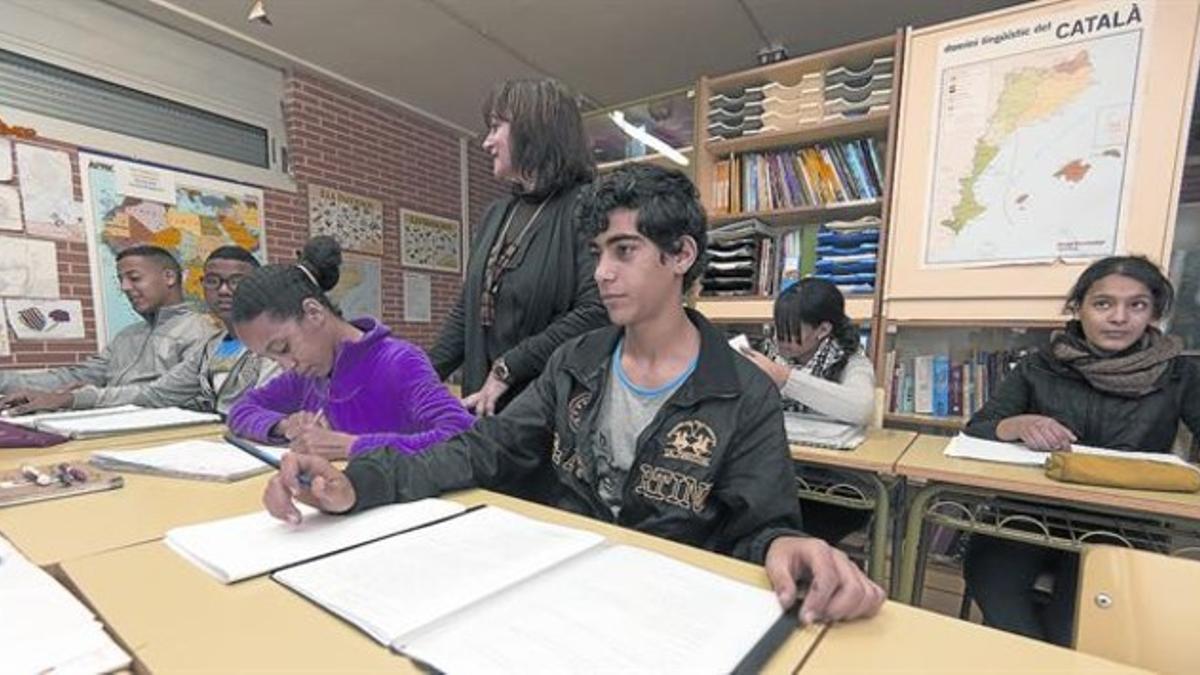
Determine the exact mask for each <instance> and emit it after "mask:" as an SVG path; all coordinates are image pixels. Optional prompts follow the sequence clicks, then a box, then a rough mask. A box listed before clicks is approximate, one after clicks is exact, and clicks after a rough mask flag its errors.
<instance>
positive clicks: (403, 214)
mask: <svg viewBox="0 0 1200 675" xmlns="http://www.w3.org/2000/svg"><path fill="white" fill-rule="evenodd" d="M400 265H401V266H403V267H417V268H420V269H426V270H435V271H438V272H454V273H458V272H460V271H461V270H462V227H461V226H460V225H459V223H458V221H457V220H450V219H449V218H439V217H437V216H431V215H429V214H427V213H418V212H416V211H409V210H406V209H404V210H401V211H400Z"/></svg>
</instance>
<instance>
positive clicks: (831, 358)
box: [783, 335, 849, 413]
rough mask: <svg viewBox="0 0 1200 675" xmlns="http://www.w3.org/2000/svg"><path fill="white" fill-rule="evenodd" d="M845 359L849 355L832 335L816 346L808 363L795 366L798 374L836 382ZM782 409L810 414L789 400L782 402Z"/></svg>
mask: <svg viewBox="0 0 1200 675" xmlns="http://www.w3.org/2000/svg"><path fill="white" fill-rule="evenodd" d="M847 358H849V354H847V353H846V350H845V348H843V347H842V345H840V344H838V341H837V339H835V337H834V336H833V335H829V336H826V337H825V339H823V340H821V344H820V345H818V346H817V351H815V352H813V355H812V356H811V357H809V359H808V361H807V362H806V363H805V364H804V365H802V366H797V368H798V369H799V370H800V372H802V373H808V374H809V375H812V376H813V377H819V378H821V379H822V380H828V381H830V382H836V381H837V379H838V377H839V376H840V375H841V372H842V369H843V367H844V366H845V363H846V360H847ZM783 409H784V410H790V411H796V412H804V413H807V412H812V410H811V409H810V408H809V407H808V406H806V405H804V404H803V403H800V402H799V401H796V400H793V399H790V398H785V399H784V400H783Z"/></svg>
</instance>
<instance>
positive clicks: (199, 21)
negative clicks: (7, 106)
mask: <svg viewBox="0 0 1200 675" xmlns="http://www.w3.org/2000/svg"><path fill="white" fill-rule="evenodd" d="M107 1H108V2H111V3H112V4H116V5H119V6H121V7H124V8H126V9H130V10H133V11H135V12H138V13H139V14H143V15H145V16H148V17H150V18H153V19H155V20H157V21H159V22H162V23H165V24H167V25H170V26H173V27H175V28H178V29H179V30H182V31H184V32H187V33H189V34H191V35H194V36H196V37H199V38H202V39H205V40H208V41H210V42H214V43H217V44H220V45H223V46H226V47H229V48H231V49H234V50H236V51H239V52H241V53H243V54H246V55H249V56H252V57H254V58H257V59H261V60H263V61H265V62H268V63H271V64H273V65H277V66H280V67H302V68H307V69H310V70H316V71H318V72H322V73H324V74H325V75H327V76H333V77H336V78H338V79H342V80H344V81H347V82H350V83H353V84H355V85H357V86H360V87H363V88H366V89H370V90H371V91H372V92H374V93H376V94H380V95H383V96H386V97H388V98H391V99H393V100H398V101H403V102H405V103H407V104H408V105H410V106H412V107H415V108H417V109H419V110H421V111H423V112H425V113H427V114H429V115H431V116H433V117H436V118H439V119H440V120H443V121H446V122H450V123H451V124H453V125H456V126H458V127H461V128H462V129H463V130H465V131H469V132H476V131H478V130H480V129H481V128H482V121H481V119H480V113H479V105H480V102H481V101H482V99H483V98H484V96H485V94H486V92H487V91H488V89H489V88H490V87H491V86H492V85H493V84H494V83H495V82H497V81H500V80H503V79H506V78H511V77H522V76H538V75H549V76H553V77H557V78H559V79H561V80H563V81H564V82H566V83H567V84H569V85H570V86H571V87H573V88H574V89H576V90H577V91H578V92H579V93H581V94H582V95H583V96H584V97H585V99H586V101H587V102H588V103H589V104H590V105H591V106H592V107H605V106H609V105H614V104H617V103H623V102H626V101H631V100H634V99H638V98H642V97H645V96H649V95H652V94H656V93H659V92H663V91H668V90H671V89H678V88H681V87H686V86H688V85H690V84H691V83H693V82H694V81H695V80H696V78H697V77H699V76H700V75H702V74H719V73H725V72H730V71H735V70H739V69H743V68H747V67H751V66H753V65H754V64H755V58H756V55H757V53H758V51H759V49H761V48H763V47H765V46H767V45H769V44H771V43H777V44H782V45H783V46H784V47H785V48H786V49H787V50H788V53H789V54H792V55H800V54H807V53H812V52H815V51H820V50H823V49H827V48H830V47H836V46H840V45H844V44H848V43H851V42H856V41H859V40H864V39H868V38H872V37H878V36H880V35H886V34H888V33H890V32H892V31H894V30H895V29H896V28H897V27H901V26H905V25H913V26H925V25H930V24H934V23H940V22H942V21H946V20H950V19H954V18H958V17H962V16H969V15H972V14H978V13H980V12H984V11H988V10H991V9H996V8H999V7H1005V6H1008V5H1013V4H1017V3H1018V2H1019V1H1020V0H953V1H952V2H947V0H265V2H266V8H267V12H268V15H269V17H270V19H271V22H272V24H273V25H271V26H265V25H262V24H259V23H249V22H248V21H247V20H246V14H247V12H248V10H249V8H250V5H251V4H252V3H251V0H107Z"/></svg>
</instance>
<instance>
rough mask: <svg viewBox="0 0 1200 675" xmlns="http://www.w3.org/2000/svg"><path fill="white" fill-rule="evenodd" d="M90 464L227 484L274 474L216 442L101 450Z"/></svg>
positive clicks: (264, 447)
mask: <svg viewBox="0 0 1200 675" xmlns="http://www.w3.org/2000/svg"><path fill="white" fill-rule="evenodd" d="M257 447H258V449H259V450H261V451H263V452H266V453H269V454H271V455H273V456H275V457H276V458H278V457H279V456H281V455H282V454H283V453H285V452H287V448H283V447H272V446H267V445H259V446H257ZM89 461H90V462H91V463H92V465H94V466H98V467H100V468H102V469H108V470H110V471H128V472H133V473H146V474H151V475H157V476H170V477H172V478H189V479H196V480H212V481H220V482H225V483H228V482H233V481H238V480H242V479H244V478H249V477H251V476H257V475H259V474H262V473H266V472H268V471H271V470H272V467H271V466H269V465H267V464H266V463H264V462H262V461H261V460H258V459H255V458H254V457H251V456H250V455H248V454H247V453H245V452H243V451H241V450H239V449H238V448H236V447H234V446H232V445H230V444H229V443H226V442H224V441H215V440H187V441H179V442H177V443H167V444H165V445H156V446H153V447H149V448H143V449H140V450H100V451H97V452H93V453H92V455H91V458H90V459H89Z"/></svg>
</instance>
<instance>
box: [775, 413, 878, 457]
mask: <svg viewBox="0 0 1200 675" xmlns="http://www.w3.org/2000/svg"><path fill="white" fill-rule="evenodd" d="M783 428H784V432H785V433H786V434H787V439H788V443H797V444H799V445H809V446H812V447H816V448H830V449H833V450H853V449H855V448H857V447H858V446H860V445H862V443H863V441H865V440H866V439H867V432H866V430H865V429H863V428H862V427H860V426H857V425H853V424H843V423H841V422H835V421H834V420H831V419H829V418H826V417H818V416H816V415H806V414H804V413H797V412H785V413H784V414H783Z"/></svg>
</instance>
